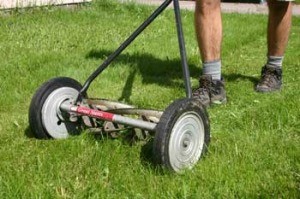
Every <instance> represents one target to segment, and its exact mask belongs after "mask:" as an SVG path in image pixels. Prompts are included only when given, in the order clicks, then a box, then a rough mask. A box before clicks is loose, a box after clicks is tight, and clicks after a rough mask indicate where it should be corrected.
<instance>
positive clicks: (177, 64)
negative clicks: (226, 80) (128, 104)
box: [86, 50, 200, 101]
mask: <svg viewBox="0 0 300 199" xmlns="http://www.w3.org/2000/svg"><path fill="white" fill-rule="evenodd" d="M112 53H113V52H112V51H108V50H91V51H90V52H89V53H88V54H87V55H86V58H87V59H103V60H104V59H105V58H106V57H107V56H109V55H111V54H112ZM115 62H116V63H119V64H123V65H126V66H130V67H131V69H132V71H131V73H130V75H129V76H128V78H127V80H126V82H125V86H124V88H123V91H122V95H121V97H120V98H119V99H118V100H125V101H127V100H129V97H130V95H131V93H132V87H133V81H134V77H135V76H136V75H137V73H139V74H141V76H142V82H143V83H144V84H158V85H162V86H167V87H178V86H179V87H182V89H184V80H183V73H182V68H181V60H180V59H173V60H169V59H168V58H166V59H165V60H162V59H159V58H156V57H154V56H153V55H151V54H147V53H138V52H137V53H135V54H128V53H123V54H120V55H119V56H118V57H117V58H116V59H115V60H114V61H113V63H115ZM189 69H190V74H191V75H196V76H197V77H198V74H199V71H200V69H199V68H198V67H197V66H195V65H190V66H189ZM174 80H182V81H181V83H178V82H174Z"/></svg>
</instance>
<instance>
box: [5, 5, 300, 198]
mask: <svg viewBox="0 0 300 199" xmlns="http://www.w3.org/2000/svg"><path fill="white" fill-rule="evenodd" d="M152 10H153V8H151V7H142V6H134V5H119V4H116V3H113V2H110V3H107V2H105V1H104V3H103V1H102V3H101V2H95V3H92V4H87V5H85V6H82V7H79V8H73V9H58V8H51V7H50V8H40V9H34V10H26V11H25V12H23V11H18V12H13V13H12V14H10V15H3V16H1V18H0V38H1V39H0V60H1V66H0V83H1V84H0V91H1V95H0V104H1V106H0V198H166V199H167V198H168V199H169V198H299V197H300V161H299V160H300V148H299V146H300V131H299V129H300V123H299V118H300V114H299V110H300V105H299V96H300V95H299V90H298V88H299V80H300V79H299V68H300V51H299V46H300V37H299V32H300V26H299V24H300V18H299V17H295V18H293V26H292V31H291V37H290V42H289V46H288V49H287V51H286V55H285V60H284V65H285V66H284V88H283V90H282V91H281V92H277V93H272V94H266V95H264V94H259V93H256V92H254V91H253V86H254V83H255V82H256V81H257V80H258V78H259V73H260V68H261V66H262V65H263V64H264V61H265V54H266V53H265V51H266V49H265V46H266V41H265V36H266V35H265V29H266V21H267V19H266V16H264V15H238V14H225V15H224V16H223V20H224V22H223V23H224V41H223V65H224V67H223V73H224V77H225V79H226V81H227V84H226V86H227V95H228V98H229V101H228V103H227V104H226V105H223V106H218V107H212V108H210V109H209V110H208V112H209V115H210V120H211V133H212V140H211V145H210V147H209V151H208V153H207V155H206V157H205V158H204V159H202V161H200V162H199V164H197V165H196V167H195V168H194V169H193V170H191V171H186V172H184V173H183V174H181V175H176V174H172V173H168V172H162V171H160V170H157V169H156V168H154V167H153V165H152V164H151V143H148V144H143V143H137V144H135V145H133V146H131V145H129V144H127V143H126V142H124V141H123V140H122V139H116V140H111V139H102V140H101V139H97V138H95V137H93V136H91V135H89V134H87V133H83V134H82V135H80V136H76V137H71V138H70V139H67V140H49V141H41V140H36V139H34V138H31V137H30V136H28V135H30V132H29V130H28V129H29V127H28V119H27V114H28V107H29V104H30V100H31V97H32V95H33V94H34V92H35V91H36V89H37V88H38V87H39V86H40V85H41V84H42V83H43V82H45V81H46V80H48V79H49V78H52V77H56V76H69V77H72V78H75V79H77V80H78V81H80V82H82V83H83V82H84V81H85V79H86V78H87V77H88V75H89V74H90V73H91V72H92V71H93V70H94V69H95V68H96V67H97V66H98V65H99V64H100V63H101V62H102V61H103V60H104V59H105V57H107V56H108V55H109V54H110V53H111V52H112V51H113V50H114V49H116V48H117V47H118V45H119V44H120V43H121V42H122V41H123V40H124V39H125V38H126V37H127V36H128V35H129V34H130V33H131V32H132V31H133V30H134V28H135V27H137V26H138V25H139V24H140V22H142V21H143V19H145V18H146V17H147V16H148V15H149V14H150V13H151V11H152ZM183 23H184V31H185V38H186V48H187V53H188V58H189V60H188V61H189V65H190V69H191V75H192V83H193V85H194V86H196V84H197V78H198V75H199V72H200V68H199V66H200V64H201V63H200V61H199V54H198V48H197V44H196V41H195V35H194V28H193V13H192V12H188V11H184V12H183ZM89 95H90V96H94V97H101V98H108V99H112V100H119V101H124V102H126V103H130V104H134V105H136V106H138V107H146V108H147V107H149V108H156V109H164V108H165V107H167V106H168V105H169V104H170V103H171V102H172V100H174V99H178V98H181V97H183V96H184V86H183V81H182V73H181V68H180V58H179V53H178V44H177V38H176V31H175V29H174V17H173V12H172V11H171V10H168V11H166V12H164V14H163V15H161V16H160V17H159V18H158V19H157V20H156V21H155V22H154V23H153V24H152V25H151V26H150V27H149V28H148V29H146V31H145V32H144V33H143V34H142V35H140V36H139V37H138V38H137V40H136V41H135V42H134V43H133V44H132V45H131V46H130V47H129V48H128V49H126V51H125V52H124V53H122V55H121V56H120V57H119V58H118V59H117V60H116V61H115V62H114V63H113V64H112V65H111V66H110V67H109V68H108V69H107V70H106V71H104V72H103V74H101V75H100V76H99V78H98V79H97V80H96V82H94V83H93V84H92V86H91V88H90V90H89Z"/></svg>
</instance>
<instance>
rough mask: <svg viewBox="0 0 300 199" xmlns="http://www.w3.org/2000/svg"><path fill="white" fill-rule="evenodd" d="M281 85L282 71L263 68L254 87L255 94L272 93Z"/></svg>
mask: <svg viewBox="0 0 300 199" xmlns="http://www.w3.org/2000/svg"><path fill="white" fill-rule="evenodd" d="M281 85H282V70H281V69H280V68H273V67H267V66H264V67H263V68H262V70H261V79H260V81H259V82H258V84H257V85H256V88H255V90H256V91H257V92H263V93H265V92H272V91H276V90H280V88H281Z"/></svg>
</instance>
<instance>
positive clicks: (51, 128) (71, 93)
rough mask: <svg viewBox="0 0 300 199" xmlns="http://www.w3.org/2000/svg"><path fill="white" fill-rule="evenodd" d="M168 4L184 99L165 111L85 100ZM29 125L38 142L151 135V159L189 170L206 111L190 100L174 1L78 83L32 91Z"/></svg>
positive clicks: (203, 136) (205, 138)
mask: <svg viewBox="0 0 300 199" xmlns="http://www.w3.org/2000/svg"><path fill="white" fill-rule="evenodd" d="M171 2H173V4H174V11H175V20H176V28H177V34H178V41H179V49H180V56H181V63H182V70H183V77H184V83H185V91H186V98H183V99H177V100H174V102H173V103H171V104H170V105H169V106H168V107H167V108H166V109H165V110H164V111H156V110H147V109H138V108H135V107H134V106H131V105H127V104H123V103H119V102H114V101H109V100H104V99H94V98H88V95H87V91H88V88H89V86H90V85H91V83H92V82H93V80H94V79H95V78H96V77H98V75H99V74H100V73H101V72H102V71H103V70H104V69H106V68H107V67H108V66H109V65H110V63H111V62H112V61H113V60H114V59H115V58H116V57H117V56H118V55H119V54H120V53H121V52H122V51H123V50H124V49H125V48H126V47H127V46H128V45H129V44H130V43H131V42H132V41H133V40H134V39H135V38H136V37H137V36H138V35H139V34H140V33H141V32H143V30H144V29H145V28H146V27H147V26H148V25H149V24H151V22H152V21H153V20H154V19H155V18H156V17H157V16H159V15H160V14H161V13H162V12H163V11H164V10H165V9H166V8H167V7H168V6H169V5H170V3H171ZM29 124H30V128H31V130H32V133H33V134H34V136H35V137H36V138H39V139H51V138H52V139H62V138H67V137H69V136H71V135H76V134H79V133H80V132H81V131H82V130H83V129H90V130H91V131H97V130H98V131H105V132H114V133H116V132H118V129H119V128H120V126H122V127H132V128H137V129H141V130H142V131H143V132H150V134H152V133H153V134H152V135H153V136H154V142H153V156H154V157H155V160H156V161H157V163H158V164H160V165H162V166H164V167H166V168H168V169H170V170H173V171H175V172H179V171H181V170H183V169H187V168H188V169H190V168H192V167H193V166H194V165H195V164H196V163H197V162H198V160H199V159H200V158H201V157H202V155H203V154H204V152H205V151H206V149H207V147H208V145H209V141H210V124H209V118H208V114H207V112H206V109H205V108H204V107H203V105H202V104H201V102H200V101H199V100H197V99H194V98H192V89H191V83H190V73H189V69H188V65H187V58H186V50H185V43H184V36H183V31H182V24H181V16H180V8H179V2H178V0H166V1H164V2H163V3H162V4H161V5H160V6H159V7H158V8H157V9H156V10H155V11H154V12H153V13H152V14H151V15H150V16H149V18H147V19H146V20H145V21H144V22H143V23H142V24H141V25H140V26H139V27H138V28H137V29H136V30H135V31H134V32H133V33H132V34H131V35H130V36H129V38H127V39H126V40H125V41H124V42H123V43H122V44H121V45H120V47H119V48H118V49H117V50H116V51H115V52H113V53H112V54H111V55H110V56H109V57H108V58H107V59H106V60H105V61H104V62H103V63H102V64H101V65H100V66H99V67H98V68H97V69H96V70H95V71H94V72H93V73H92V74H91V75H90V76H89V77H88V79H87V80H86V82H85V83H84V84H83V85H81V84H80V83H79V82H78V81H76V80H74V79H72V78H68V77H57V78H53V79H51V80H49V81H47V82H45V83H44V84H43V85H42V86H41V87H40V88H39V89H38V90H37V91H36V93H35V95H34V96H33V98H32V101H31V104H30V108H29Z"/></svg>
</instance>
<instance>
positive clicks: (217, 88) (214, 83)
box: [193, 75, 227, 107]
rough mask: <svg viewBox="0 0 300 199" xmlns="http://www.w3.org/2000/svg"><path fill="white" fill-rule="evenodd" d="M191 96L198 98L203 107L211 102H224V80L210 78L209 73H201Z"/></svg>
mask: <svg viewBox="0 0 300 199" xmlns="http://www.w3.org/2000/svg"><path fill="white" fill-rule="evenodd" d="M193 97H194V98H197V99H199V100H200V101H201V102H202V104H203V105H204V106H205V107H208V106H209V105H211V104H223V103H226V101H227V99H226V91H225V82H224V80H223V78H222V79H221V80H212V77H211V76H210V75H202V76H200V79H199V88H197V89H195V90H194V91H193Z"/></svg>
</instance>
